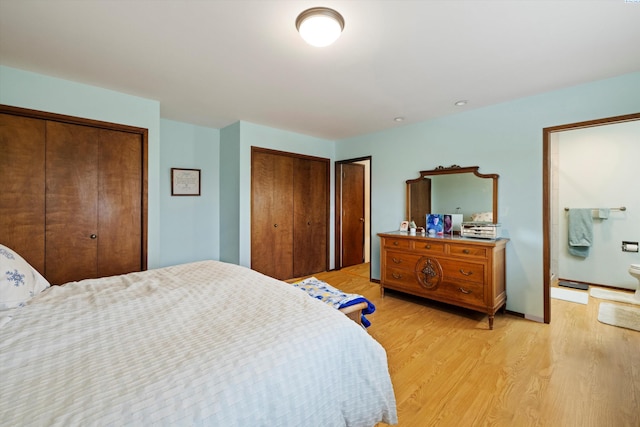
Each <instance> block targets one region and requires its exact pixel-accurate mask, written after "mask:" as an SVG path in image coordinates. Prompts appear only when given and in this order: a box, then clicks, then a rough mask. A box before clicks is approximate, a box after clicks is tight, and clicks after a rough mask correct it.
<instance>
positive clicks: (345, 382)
mask: <svg viewBox="0 0 640 427" xmlns="http://www.w3.org/2000/svg"><path fill="white" fill-rule="evenodd" d="M0 378H1V379H2V381H0V419H1V420H2V422H3V423H10V424H14V425H101V426H103V425H150V424H154V425H215V426H302V425H304V426H323V427H327V426H343V425H349V426H372V425H374V424H375V423H377V422H379V421H383V422H386V423H390V424H394V423H396V422H397V415H396V406H395V399H394V394H393V388H392V384H391V380H390V377H389V373H388V367H387V359H386V353H385V350H384V349H383V348H382V346H381V345H380V344H379V343H378V342H377V341H375V340H374V339H373V338H372V337H371V336H369V335H368V334H367V332H366V331H364V330H363V329H362V328H361V327H360V326H358V325H357V324H356V323H354V322H352V321H351V320H349V319H348V318H347V317H346V316H344V315H343V314H342V313H340V312H338V311H337V310H335V309H333V308H331V307H329V306H327V305H325V304H324V303H322V302H320V301H318V300H315V299H313V298H309V297H308V296H307V295H306V293H304V292H303V291H301V290H299V289H296V288H294V287H292V286H290V285H288V284H286V283H283V282H280V281H278V280H275V279H272V278H269V277H267V276H264V275H262V274H260V273H257V272H255V271H252V270H250V269H247V268H244V267H240V266H237V265H232V264H226V263H222V262H217V261H203V262H197V263H190V264H183V265H178V266H173V267H166V268H161V269H156V270H149V271H145V272H139V273H131V274H127V275H122V276H113V277H107V278H102V279H90V280H83V281H80V282H71V283H68V284H65V285H64V286H53V287H51V288H49V289H47V290H46V291H44V292H42V293H41V294H39V295H38V296H36V297H34V298H33V299H32V300H30V301H29V303H27V305H26V306H24V307H20V308H18V309H16V310H15V312H14V313H12V316H11V319H10V321H8V322H7V323H5V324H4V325H3V326H2V327H0Z"/></svg>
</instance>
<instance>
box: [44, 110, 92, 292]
mask: <svg viewBox="0 0 640 427" xmlns="http://www.w3.org/2000/svg"><path fill="white" fill-rule="evenodd" d="M99 134H100V130H99V129H96V128H92V127H88V126H79V125H73V124H66V123H58V122H52V121H49V122H47V144H46V153H47V154H46V155H47V159H46V186H47V194H46V226H45V229H46V269H45V271H46V272H45V277H46V278H47V279H48V280H49V282H51V283H53V284H63V283H66V282H69V281H72V280H80V279H86V278H94V277H97V266H98V251H97V244H98V238H99V237H101V236H99V235H98V144H97V141H98V139H99Z"/></svg>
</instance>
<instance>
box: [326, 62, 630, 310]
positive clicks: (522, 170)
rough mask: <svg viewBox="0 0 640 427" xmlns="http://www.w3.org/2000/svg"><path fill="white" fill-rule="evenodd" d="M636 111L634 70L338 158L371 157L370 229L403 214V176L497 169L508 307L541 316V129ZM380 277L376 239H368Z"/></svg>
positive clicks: (349, 143) (371, 140) (368, 144)
mask: <svg viewBox="0 0 640 427" xmlns="http://www.w3.org/2000/svg"><path fill="white" fill-rule="evenodd" d="M638 111H640V73H633V74H630V75H625V76H620V77H617V78H612V79H607V80H601V81H597V82H594V83H590V84H585V85H580V86H575V87H570V88H567V89H563V90H558V91H554V92H549V93H545V94H541V95H537V96H532V97H528V98H523V99H520V100H517V101H513V102H508V103H503V104H499V105H495V106H491V107H486V108H481V109H477V110H471V111H468V112H463V113H459V114H456V115H452V116H448V117H443V118H439V119H434V120H430V121H427V122H423V123H418V124H414V125H408V126H405V127H401V128H396V129H392V130H387V131H383V132H378V133H375V134H370V135H363V136H359V137H355V138H349V139H345V140H341V141H338V142H337V144H336V160H340V159H347V158H355V157H361V156H367V155H371V156H372V162H371V172H372V182H371V188H372V200H371V203H372V215H371V216H372V234H373V235H374V236H375V234H376V233H379V232H383V231H388V230H395V229H397V228H398V225H399V224H400V221H401V220H403V219H404V215H405V214H404V209H405V208H404V207H405V180H407V179H409V178H414V177H417V176H418V171H420V170H425V169H432V168H434V167H436V166H439V165H443V166H448V165H452V164H457V165H460V166H476V165H477V166H480V172H481V173H497V174H499V175H500V181H499V201H498V204H499V220H500V223H501V224H502V233H503V235H506V237H509V238H510V239H511V242H510V243H509V245H508V249H507V287H508V301H507V307H508V308H509V309H510V310H513V311H516V312H519V313H524V314H525V315H527V316H528V317H531V318H536V319H542V317H543V315H544V303H543V278H542V274H543V271H542V270H543V268H542V249H543V247H542V246H543V238H542V129H543V128H545V127H551V126H557V125H562V124H567V123H575V122H581V121H586V120H593V119H600V118H605V117H611V116H617V115H623V114H630V113H637V112H638ZM372 242H373V245H372V275H373V277H374V278H379V277H380V241H379V239H373V240H372Z"/></svg>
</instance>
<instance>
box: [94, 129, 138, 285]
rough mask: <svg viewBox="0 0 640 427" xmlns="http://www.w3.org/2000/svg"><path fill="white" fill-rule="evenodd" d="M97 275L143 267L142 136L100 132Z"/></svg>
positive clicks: (120, 272)
mask: <svg viewBox="0 0 640 427" xmlns="http://www.w3.org/2000/svg"><path fill="white" fill-rule="evenodd" d="M98 138H99V139H98V147H99V150H98V164H99V169H98V195H99V197H98V219H97V220H98V226H97V227H98V239H97V244H98V258H97V263H98V264H97V275H98V276H99V277H102V276H111V275H115V274H124V273H130V272H133V271H140V270H142V268H143V266H142V175H143V172H142V141H141V138H140V135H136V134H132V133H127V132H118V131H112V130H104V129H103V130H100V131H99V135H98Z"/></svg>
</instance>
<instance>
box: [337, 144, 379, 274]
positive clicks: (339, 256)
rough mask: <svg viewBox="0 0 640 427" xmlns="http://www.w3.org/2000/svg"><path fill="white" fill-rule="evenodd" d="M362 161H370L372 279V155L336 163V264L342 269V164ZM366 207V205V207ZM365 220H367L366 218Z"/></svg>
mask: <svg viewBox="0 0 640 427" xmlns="http://www.w3.org/2000/svg"><path fill="white" fill-rule="evenodd" d="M362 161H368V162H369V176H366V175H365V181H366V180H368V181H369V207H368V209H369V218H368V223H369V224H368V225H369V254H368V255H369V257H368V258H369V280H371V247H372V246H373V245H372V244H371V240H372V239H371V223H372V220H371V217H372V216H373V212H372V211H371V175H372V172H371V170H372V167H373V159H372V158H371V156H365V157H357V158H354V159H346V160H337V161H336V162H335V164H334V176H335V192H334V193H335V200H334V206H335V230H334V231H335V236H334V245H335V247H334V266H335V270H340V269H342V254H341V252H340V242H341V241H342V220H341V217H342V215H341V212H342V209H341V204H340V200H341V199H342V174H340V166H341V165H343V164H348V163H357V162H362ZM365 209H366V207H365ZM365 221H367V220H366V219H365ZM366 225H367V224H366V222H365V229H366Z"/></svg>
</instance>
